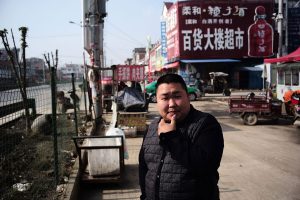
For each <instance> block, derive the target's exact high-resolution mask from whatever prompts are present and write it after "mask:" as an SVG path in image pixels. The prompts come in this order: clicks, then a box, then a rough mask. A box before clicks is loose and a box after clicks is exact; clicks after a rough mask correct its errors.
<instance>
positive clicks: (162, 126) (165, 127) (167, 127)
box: [157, 115, 176, 135]
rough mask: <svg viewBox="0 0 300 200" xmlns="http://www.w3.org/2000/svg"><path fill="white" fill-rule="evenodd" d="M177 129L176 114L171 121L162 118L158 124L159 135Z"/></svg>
mask: <svg viewBox="0 0 300 200" xmlns="http://www.w3.org/2000/svg"><path fill="white" fill-rule="evenodd" d="M175 130H176V115H173V116H172V118H171V121H170V122H166V121H165V120H164V119H161V120H160V122H159V124H158V131H157V133H158V135H160V134H161V133H167V132H170V131H175Z"/></svg>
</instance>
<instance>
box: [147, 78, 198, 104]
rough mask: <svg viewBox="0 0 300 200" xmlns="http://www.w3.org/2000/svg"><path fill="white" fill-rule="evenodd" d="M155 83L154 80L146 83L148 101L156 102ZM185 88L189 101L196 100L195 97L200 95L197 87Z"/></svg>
mask: <svg viewBox="0 0 300 200" xmlns="http://www.w3.org/2000/svg"><path fill="white" fill-rule="evenodd" d="M155 85H156V81H153V82H151V83H149V84H148V85H146V87H145V90H146V93H147V96H148V98H149V100H150V102H153V103H156V102H157V100H156V90H155ZM187 90H188V93H189V97H190V100H191V101H195V100H197V98H200V97H201V92H200V90H199V89H197V88H195V87H189V86H188V87H187Z"/></svg>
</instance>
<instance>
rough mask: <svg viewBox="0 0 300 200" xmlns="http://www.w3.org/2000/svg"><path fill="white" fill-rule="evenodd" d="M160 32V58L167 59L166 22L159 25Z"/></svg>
mask: <svg viewBox="0 0 300 200" xmlns="http://www.w3.org/2000/svg"><path fill="white" fill-rule="evenodd" d="M160 30H161V55H162V57H167V36H166V31H167V28H166V22H165V21H163V22H161V23H160Z"/></svg>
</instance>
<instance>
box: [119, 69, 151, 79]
mask: <svg viewBox="0 0 300 200" xmlns="http://www.w3.org/2000/svg"><path fill="white" fill-rule="evenodd" d="M117 77H118V80H119V81H143V80H144V79H145V66H143V65H117Z"/></svg>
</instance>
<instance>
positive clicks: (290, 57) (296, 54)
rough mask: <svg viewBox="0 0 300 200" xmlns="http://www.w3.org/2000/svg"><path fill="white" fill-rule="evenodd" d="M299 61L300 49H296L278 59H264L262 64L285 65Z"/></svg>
mask: <svg viewBox="0 0 300 200" xmlns="http://www.w3.org/2000/svg"><path fill="white" fill-rule="evenodd" d="M299 61H300V47H299V48H298V49H296V50H295V51H294V52H292V53H290V54H288V55H285V56H282V57H279V58H266V59H264V63H277V62H278V63H287V62H299Z"/></svg>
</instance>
